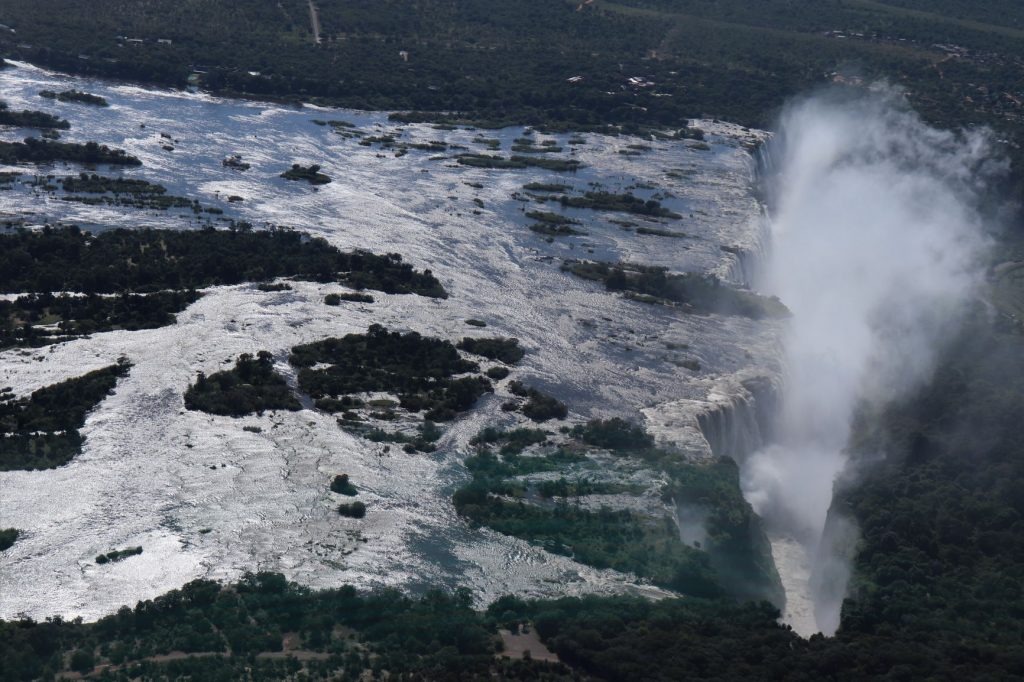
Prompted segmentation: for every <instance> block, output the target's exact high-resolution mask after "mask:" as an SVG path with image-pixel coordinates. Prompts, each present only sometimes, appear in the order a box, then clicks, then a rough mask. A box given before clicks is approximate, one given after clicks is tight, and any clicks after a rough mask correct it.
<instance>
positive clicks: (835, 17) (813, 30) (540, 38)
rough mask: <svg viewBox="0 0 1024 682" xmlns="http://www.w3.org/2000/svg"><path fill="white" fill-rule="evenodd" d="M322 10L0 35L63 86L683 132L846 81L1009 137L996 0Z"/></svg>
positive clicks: (1010, 103)
mask: <svg viewBox="0 0 1024 682" xmlns="http://www.w3.org/2000/svg"><path fill="white" fill-rule="evenodd" d="M317 6H318V8H319V17H320V22H321V24H322V29H323V30H322V33H321V36H320V37H321V41H320V43H319V44H317V43H316V42H315V41H314V40H313V36H312V29H311V26H310V20H309V11H308V6H307V4H306V3H303V2H300V1H299V0H288V1H287V2H283V3H281V4H280V6H274V5H271V6H263V5H253V6H246V7H245V8H239V7H236V6H235V5H234V4H233V3H225V2H212V3H206V4H203V5H202V6H201V7H196V6H193V5H190V4H189V5H182V4H180V3H176V2H171V1H170V0H157V1H156V2H152V3H148V4H147V5H146V6H145V7H142V6H139V7H128V6H125V5H124V3H122V2H118V1H117V0H98V1H96V2H91V3H89V4H88V6H87V7H86V6H83V5H82V4H81V3H77V2H74V1H73V0H39V1H38V2H33V3H20V2H14V1H13V0H6V1H5V2H3V3H2V4H0V9H2V11H3V16H4V21H5V22H7V24H8V25H10V26H11V27H12V28H14V29H16V30H17V33H10V34H7V33H4V34H0V49H3V50H5V51H6V52H8V53H11V54H16V55H17V56H19V57H21V58H25V59H28V60H30V61H35V62H38V63H42V64H45V65H47V66H51V67H55V68H59V69H64V70H69V71H73V72H79V73H88V74H97V75H105V76H110V77H115V78H128V79H133V80H139V81H145V82H153V83H159V84H163V85H172V86H177V87H185V86H186V85H187V84H188V83H189V77H190V75H192V74H193V72H194V69H195V70H198V71H201V72H202V73H201V74H198V78H199V79H200V82H201V84H202V85H203V86H204V87H206V88H209V89H211V90H213V91H215V92H218V93H226V94H231V93H247V94H252V95H256V96H264V97H286V98H301V99H307V100H309V99H312V100H315V101H321V102H332V103H337V104H342V105H345V106H353V107H357V108H369V109H390V110H394V109H412V110H433V111H434V112H438V111H443V112H453V111H454V112H458V113H446V114H442V115H439V114H436V113H434V114H429V115H428V114H420V115H419V118H421V119H422V118H429V117H432V118H433V119H434V120H450V121H456V120H463V121H464V120H473V121H475V122H478V123H483V124H486V125H500V124H502V123H519V124H523V123H526V124H544V125H547V126H548V127H551V128H559V127H561V128H565V127H573V128H583V127H588V126H589V127H600V126H601V125H603V124H606V123H616V124H621V125H624V126H626V127H632V128H634V129H635V128H637V127H638V126H644V125H652V124H653V125H666V124H667V125H670V126H676V127H678V126H679V125H681V124H683V123H684V122H685V121H686V120H687V119H690V118H694V117H697V116H701V115H707V116H711V117H720V118H725V119H729V120H733V121H738V122H740V123H744V124H759V125H765V124H767V123H768V122H769V121H770V120H771V116H772V114H773V112H774V111H775V110H776V109H777V107H778V106H780V105H781V103H782V102H784V101H785V100H786V99H787V98H788V97H790V96H792V95H793V94H795V93H797V92H800V91H804V90H807V89H808V88H811V87H813V86H815V85H818V84H821V83H823V82H826V81H828V80H829V79H830V78H832V77H833V74H835V73H837V72H839V73H840V74H841V75H846V76H848V75H849V74H850V73H854V74H856V75H858V76H863V77H865V78H869V79H870V78H875V77H878V76H882V77H885V78H887V79H888V80H890V81H892V82H897V83H901V84H904V85H906V86H908V88H909V96H910V99H911V102H912V104H913V105H914V106H915V107H916V108H918V109H919V110H923V111H924V112H925V113H926V115H927V116H928V118H929V119H930V120H932V121H935V122H938V123H940V124H944V125H947V126H951V127H954V126H961V125H965V124H976V123H982V122H987V123H994V124H996V125H997V126H1000V127H1002V128H1004V129H1006V130H1010V131H1015V130H1017V129H1018V128H1019V127H1020V121H1021V116H1020V114H1021V104H1020V100H1019V98H1018V97H1017V94H1016V93H1019V92H1020V91H1022V90H1024V75H1022V71H1021V69H1020V64H1019V55H1020V53H1021V51H1022V44H1024V32H1022V31H1021V29H1020V26H1021V24H1022V23H1024V10H1022V9H1021V7H1020V5H1019V4H1016V3H1012V2H1008V1H1005V0H1004V1H1002V2H998V3H982V4H981V5H979V4H978V3H975V2H969V1H968V0H944V1H943V2H941V3H932V2H924V1H923V0H888V1H887V2H874V1H869V0H856V1H854V2H845V1H840V0H826V1H824V2H819V1H818V0H765V1H764V2H759V3H757V4H756V5H755V6H752V5H751V4H750V3H747V2H743V0H722V1H720V2H708V1H707V0H616V1H614V2H613V1H611V0H596V1H595V2H592V3H583V4H580V3H578V2H548V1H546V0H526V1H524V2H517V3H513V4H508V5H504V6H502V7H500V8H498V9H496V8H495V6H494V4H493V3H490V2H485V1H484V0H457V2H440V1H439V0H429V1H428V2H424V3H420V4H418V5H417V6H416V7H415V8H409V6H408V5H407V4H406V3H403V2H398V0H385V1H383V2H372V3H371V2H368V0H360V1H359V2H341V0H321V1H320V2H319V3H317ZM950 45H955V46H957V47H958V48H961V49H960V51H951V48H950V47H949V46H950ZM403 55H404V56H403ZM580 55H587V59H580V58H579V56H580ZM850 64H856V65H857V69H856V70H851V69H849V68H848V65H850ZM575 76H578V77H579V78H574V79H573V81H572V82H569V81H568V80H567V79H569V78H570V77H575ZM631 78H637V79H638V80H636V81H631V80H630V79H631ZM982 83H983V84H986V88H985V90H984V91H980V90H978V85H979V84H982Z"/></svg>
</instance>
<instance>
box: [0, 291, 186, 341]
mask: <svg viewBox="0 0 1024 682" xmlns="http://www.w3.org/2000/svg"><path fill="white" fill-rule="evenodd" d="M200 296H201V294H199V293H198V292H196V291H193V290H187V291H158V292H154V293H151V294H126V293H122V294H115V295H99V294H88V295H85V296H76V295H68V294H61V295H56V296H55V295H53V294H50V293H44V294H29V295H27V296H20V297H18V298H16V299H14V300H13V301H5V300H0V349H4V348H9V347H11V346H43V345H47V344H50V343H56V342H59V341H67V340H70V339H74V338H77V337H79V336H83V335H86V334H93V333H97V332H106V331H112V330H115V329H126V330H129V331H133V330H137V329H153V328H155V327H163V326H165V325H169V324H174V320H175V314H176V313H179V312H181V311H182V310H184V309H185V308H187V307H188V306H189V305H191V304H192V303H194V302H195V301H197V300H198V299H199V297H200Z"/></svg>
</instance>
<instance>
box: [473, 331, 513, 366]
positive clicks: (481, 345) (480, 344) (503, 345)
mask: <svg viewBox="0 0 1024 682" xmlns="http://www.w3.org/2000/svg"><path fill="white" fill-rule="evenodd" d="M457 348H458V349H459V350H464V351H466V352H467V353H472V354H473V355H480V356H483V357H485V358H487V359H488V360H500V361H501V362H504V363H505V364H506V365H514V364H516V363H517V362H519V361H520V360H522V359H523V356H524V355H526V351H525V350H523V348H522V347H521V346H520V345H519V339H516V338H504V337H494V338H490V339H474V338H470V337H468V336H467V337H465V338H463V339H462V341H459V345H458V346H457Z"/></svg>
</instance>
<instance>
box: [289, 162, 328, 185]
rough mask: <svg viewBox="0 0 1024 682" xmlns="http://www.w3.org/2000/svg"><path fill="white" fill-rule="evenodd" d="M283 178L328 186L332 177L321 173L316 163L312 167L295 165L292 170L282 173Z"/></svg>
mask: <svg viewBox="0 0 1024 682" xmlns="http://www.w3.org/2000/svg"><path fill="white" fill-rule="evenodd" d="M281 177H282V178H284V179H285V180H305V181H306V182H308V183H309V184H311V185H326V184H327V183H329V182H330V181H331V178H330V177H328V176H327V175H324V174H323V173H321V172H320V166H318V165H317V164H315V163H314V164H313V165H311V166H300V165H299V164H297V163H293V164H292V167H291V168H289V169H288V170H286V171H285V172H284V173H281Z"/></svg>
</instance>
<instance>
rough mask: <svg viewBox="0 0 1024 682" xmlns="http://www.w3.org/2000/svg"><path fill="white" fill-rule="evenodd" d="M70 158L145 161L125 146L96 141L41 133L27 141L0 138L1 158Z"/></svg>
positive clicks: (13, 161)
mask: <svg viewBox="0 0 1024 682" xmlns="http://www.w3.org/2000/svg"><path fill="white" fill-rule="evenodd" d="M53 161H70V162H72V163H84V164H90V165H91V164H98V163H105V164H112V165H116V166H141V165H142V162H141V161H139V160H138V159H137V158H136V157H134V156H132V155H131V154H129V153H127V152H126V151H124V150H123V149H111V148H110V147H108V146H107V145H105V144H97V143H96V142H86V143H85V144H81V143H79V142H54V141H53V140H41V139H39V138H38V137H26V138H25V141H24V142H0V162H2V163H6V164H12V165H13V164H16V163H20V162H28V163H38V164H43V163H51V162H53Z"/></svg>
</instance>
